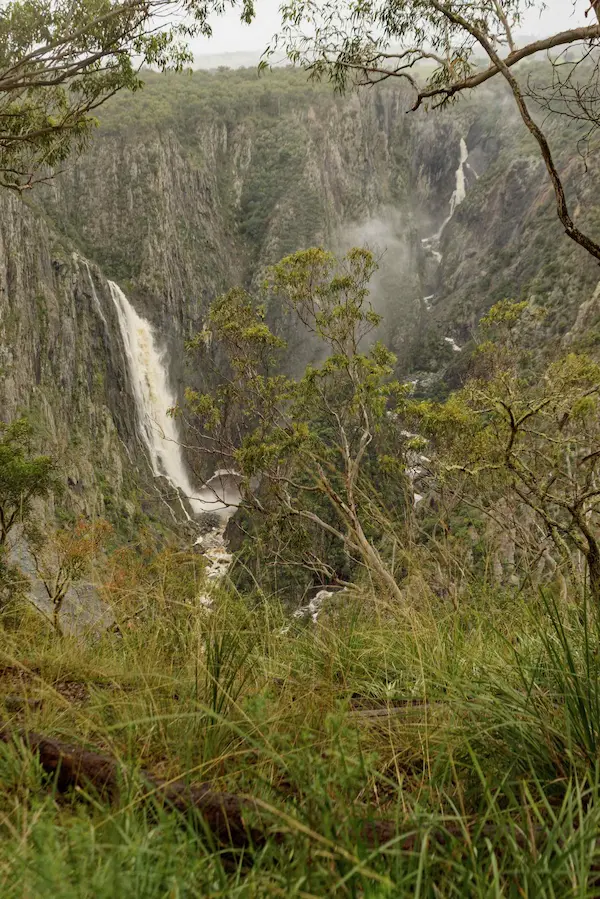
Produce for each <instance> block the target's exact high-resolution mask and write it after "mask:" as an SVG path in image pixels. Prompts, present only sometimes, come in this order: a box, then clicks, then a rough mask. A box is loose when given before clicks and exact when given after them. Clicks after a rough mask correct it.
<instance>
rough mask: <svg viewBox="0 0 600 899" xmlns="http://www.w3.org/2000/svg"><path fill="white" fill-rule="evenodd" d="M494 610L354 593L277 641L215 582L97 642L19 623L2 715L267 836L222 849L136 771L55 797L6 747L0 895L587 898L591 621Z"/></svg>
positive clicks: (593, 685)
mask: <svg viewBox="0 0 600 899" xmlns="http://www.w3.org/2000/svg"><path fill="white" fill-rule="evenodd" d="M500 600H501V601H500ZM500 607H501V612H498V613H497V614H495V613H494V612H493V608H494V603H493V601H492V600H491V599H490V596H489V595H488V594H485V593H484V592H483V591H481V592H479V593H478V592H477V591H474V592H473V595H472V596H471V597H470V598H469V599H468V601H465V603H464V607H463V608H462V609H460V608H459V610H458V611H457V610H456V609H455V608H454V607H453V606H450V605H449V606H448V607H447V608H445V607H443V606H442V605H441V604H440V603H439V602H438V601H436V605H435V606H431V605H428V603H427V601H426V598H425V597H423V598H422V601H421V602H420V603H419V611H418V612H416V611H415V612H413V613H411V614H408V615H407V613H406V609H405V608H403V609H394V608H393V607H392V608H390V606H389V605H387V604H386V605H385V606H383V605H381V604H379V603H378V600H377V597H376V596H372V595H361V596H357V597H356V598H355V599H354V600H347V599H345V600H344V604H343V605H340V606H339V607H338V608H335V607H334V608H331V609H329V610H328V611H326V612H324V613H323V615H322V616H321V618H320V620H319V622H318V624H317V625H316V626H315V625H312V623H309V624H308V625H304V626H298V627H297V628H296V629H294V628H292V629H290V630H289V631H288V632H285V629H284V627H283V624H284V616H283V613H282V611H281V609H279V608H278V606H277V605H276V604H274V603H269V602H262V603H260V604H257V605H256V606H255V607H252V606H251V605H250V604H249V603H248V602H244V601H243V600H242V599H241V598H240V597H239V596H236V595H235V594H234V593H230V594H228V593H227V592H226V591H225V592H224V593H223V595H222V596H221V597H220V598H219V602H218V603H217V604H216V607H215V611H214V613H213V614H210V615H207V614H206V613H203V612H202V611H201V610H200V609H190V607H189V605H188V606H187V607H186V608H183V607H181V608H180V607H179V606H178V605H177V603H164V604H163V606H162V611H160V612H158V611H157V612H156V614H155V615H154V616H153V619H152V621H148V622H147V623H144V622H143V621H142V620H140V621H137V622H136V624H135V626H134V627H132V628H124V629H123V635H122V636H121V637H117V636H115V635H106V636H105V637H104V638H102V639H101V640H94V639H92V638H90V639H78V640H75V639H72V638H64V639H62V640H61V639H58V638H57V637H56V636H55V635H53V634H50V633H48V632H44V631H43V630H42V629H41V627H40V623H39V621H38V620H37V619H36V618H34V617H33V616H32V615H30V614H28V613H26V612H24V614H23V616H22V618H21V621H20V623H19V625H18V626H16V627H15V626H12V627H11V628H10V629H8V628H7V629H5V630H4V632H3V635H2V644H1V645H2V649H1V650H0V666H1V669H2V676H1V678H0V690H1V692H2V696H3V697H4V698H3V702H4V706H5V708H4V713H3V715H2V717H3V719H4V720H5V721H8V722H9V724H14V725H19V726H26V727H30V728H32V729H35V730H38V731H42V732H44V733H49V734H53V735H56V736H60V737H63V738H65V739H69V740H72V741H75V742H78V743H80V744H87V745H90V746H93V747H97V748H99V749H100V750H101V751H105V752H107V751H108V752H111V753H113V754H115V755H116V756H118V757H119V758H120V759H122V761H123V762H124V764H125V767H126V768H127V769H128V770H129V771H130V772H132V774H135V771H137V770H138V769H140V768H145V769H149V770H152V771H153V772H154V773H156V774H159V775H162V776H164V777H172V778H180V777H183V778H188V779H189V781H190V782H199V781H207V782H209V783H210V784H211V785H212V786H213V787H214V788H215V789H222V790H226V791H229V792H236V793H238V794H241V795H245V796H252V797H254V798H255V799H256V800H257V802H258V804H259V807H260V813H258V812H257V813H256V817H257V822H258V823H259V824H260V826H261V827H262V828H263V830H264V832H265V833H266V834H267V839H266V842H265V844H264V845H263V846H260V847H259V848H255V849H252V850H250V849H245V850H243V851H242V850H239V849H238V850H235V849H233V848H231V847H227V846H221V845H215V841H214V839H213V838H212V837H211V835H210V833H208V832H207V831H206V829H205V828H203V827H202V826H201V824H199V822H198V820H197V819H195V818H194V817H193V816H185V815H181V814H173V813H168V812H167V811H165V810H164V809H161V808H160V807H158V806H156V807H149V806H148V804H147V803H146V804H142V803H141V800H140V797H139V794H138V792H136V790H135V776H133V777H132V779H131V787H130V789H129V791H125V792H124V794H123V796H122V797H121V799H120V800H119V802H117V803H116V804H114V805H112V806H111V805H108V804H106V803H105V802H103V801H102V800H100V799H99V798H98V797H97V796H94V795H88V794H87V791H83V792H81V791H80V792H74V793H73V794H71V795H59V794H58V793H57V792H56V790H55V789H54V786H53V783H52V781H51V780H49V779H48V777H47V776H46V775H45V774H44V773H43V772H42V771H41V769H40V767H39V765H38V764H37V762H36V761H35V759H33V758H32V757H31V755H30V754H29V753H28V752H27V751H26V750H25V749H24V748H23V747H22V746H21V745H19V743H18V742H16V743H15V744H14V745H10V746H0V832H1V837H2V838H1V841H0V889H1V895H2V896H3V897H9V899H12V897H25V896H27V897H38V896H39V897H50V896H52V899H63V897H69V899H70V897H83V896H85V897H88V896H89V897H100V899H104V897H106V899H108V897H111V899H112V897H114V896H127V897H138V896H139V897H154V896H156V897H184V896H190V897H191V896H204V895H210V896H224V897H225V896H232V897H238V896H239V897H264V896H285V897H287V896H290V897H310V896H314V897H322V896H328V895H336V896H338V895H339V896H349V897H388V896H389V897H394V899H395V897H404V896H406V897H409V896H411V897H412V896H419V897H465V896H474V897H495V896H498V897H500V896H515V897H520V896H527V897H536V899H537V897H556V899H559V897H560V899H562V897H565V896H574V897H575V896H577V897H579V896H581V897H592V896H600V867H599V865H600V857H599V853H598V848H597V833H598V827H599V825H600V820H599V815H600V774H599V771H598V764H597V745H598V726H599V722H600V717H599V715H598V708H599V704H598V621H597V618H596V617H595V616H594V615H593V614H592V613H591V610H590V609H585V610H582V611H580V612H579V613H575V612H574V611H573V610H571V609H563V608H562V607H560V606H559V605H558V604H557V603H553V602H551V601H549V600H547V599H545V598H543V597H535V596H534V597H528V599H527V601H525V600H524V598H523V597H520V598H516V599H514V598H510V597H503V598H500V597H499V598H498V602H497V603H496V608H497V609H499V608H500ZM157 616H162V618H161V620H160V621H158V620H157ZM166 634H170V638H169V639H166V638H165V635H166ZM24 700H36V702H24ZM37 700H41V703H38V702H37ZM19 703H20V704H19ZM386 710H387V713H386ZM374 713H375V714H374ZM382 821H385V822H386V825H385V827H386V830H385V834H384V835H383V836H382V838H381V841H380V842H379V844H375V843H373V841H372V839H370V838H369V833H371V832H372V829H373V827H374V826H375V825H376V824H377V822H382Z"/></svg>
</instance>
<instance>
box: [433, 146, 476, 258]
mask: <svg viewBox="0 0 600 899" xmlns="http://www.w3.org/2000/svg"><path fill="white" fill-rule="evenodd" d="M468 158H469V148H468V147H467V142H466V140H465V139H464V137H461V139H460V157H459V160H458V168H457V169H456V174H455V181H456V184H455V187H454V191H453V192H452V196H451V197H450V211H449V213H448V215H447V216H446V218H445V219H444V221H443V222H442V224H441V226H440V228H439V229H438V231H436V233H435V234H432V235H431V237H424V238H422V240H421V244H422V246H423V248H424V249H425V250H427V251H428V252H429V253H431V255H432V256H433V257H434V259H435V261H436V262H437V263H438V265H439V264H440V263H441V261H442V254H441V253H440V251H439V249H438V247H439V244H440V240H441V239H442V234H443V233H444V231H445V229H446V225H447V224H448V222H449V221H450V219H451V218H452V216H453V215H454V213H455V212H456V207H457V206H460V204H461V203H462V201H463V200H464V198H465V197H466V195H467V182H466V179H465V165H467V159H468ZM469 168H471V167H470V166H469ZM476 177H478V176H476Z"/></svg>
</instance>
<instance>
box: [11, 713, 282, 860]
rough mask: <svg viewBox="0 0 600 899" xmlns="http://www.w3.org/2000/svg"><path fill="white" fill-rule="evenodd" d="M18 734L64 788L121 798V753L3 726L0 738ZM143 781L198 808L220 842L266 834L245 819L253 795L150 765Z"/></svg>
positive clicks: (149, 792) (243, 842)
mask: <svg viewBox="0 0 600 899" xmlns="http://www.w3.org/2000/svg"><path fill="white" fill-rule="evenodd" d="M15 738H16V739H20V740H22V741H23V743H24V744H25V746H27V748H28V749H29V750H30V751H31V752H32V753H34V754H35V755H36V756H37V757H38V760H39V763H40V765H41V766H42V768H43V769H44V771H45V772H46V773H47V774H50V775H52V776H53V777H54V778H55V783H56V787H57V789H58V790H59V791H60V792H65V791H66V790H69V789H73V788H80V789H90V787H91V788H92V789H93V790H95V791H96V792H97V793H98V794H99V795H100V796H101V797H102V798H104V799H106V800H109V801H110V802H111V803H115V802H117V801H118V798H119V795H120V791H121V787H122V785H123V781H124V776H125V770H124V769H123V766H122V765H121V764H120V763H119V762H118V761H117V760H116V759H114V758H111V757H110V756H106V755H101V754H100V753H97V752H90V751H89V750H87V749H82V748H81V747H80V746H74V745H71V744H69V743H64V742H62V740H56V739H54V738H52V737H46V736H43V735H42V734H38V733H35V732H34V731H25V730H21V729H13V728H8V727H0V741H2V742H4V743H12V742H14V741H15ZM140 781H141V783H142V785H143V791H144V797H145V798H146V799H148V798H153V799H154V800H155V801H156V802H159V803H160V804H162V805H163V806H164V807H165V808H168V809H174V810H176V811H179V812H189V811H193V810H194V811H197V812H199V813H200V815H201V817H202V820H203V822H204V824H205V826H206V828H207V830H208V831H209V832H210V833H212V835H213V836H214V837H215V838H216V839H217V840H219V841H220V842H221V843H225V844H227V845H229V846H234V847H236V848H241V847H244V846H249V845H252V844H253V845H255V846H256V845H261V844H263V843H264V841H265V838H266V837H265V834H264V833H262V832H261V831H258V830H256V829H253V828H250V827H248V826H247V824H246V821H245V819H244V812H246V813H247V812H248V811H249V810H250V809H251V808H254V804H253V803H252V801H251V800H249V799H245V798H242V797H239V796H236V795H235V794H233V793H222V792H219V791H218V790H213V789H212V788H211V787H210V785H209V784H206V783H200V784H191V785H190V784H187V783H186V782H185V781H182V780H176V781H165V780H163V779H162V778H158V777H155V776H154V775H153V774H151V773H149V772H148V771H141V772H140Z"/></svg>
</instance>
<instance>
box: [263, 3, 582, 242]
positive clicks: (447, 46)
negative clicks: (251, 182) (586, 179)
mask: <svg viewBox="0 0 600 899" xmlns="http://www.w3.org/2000/svg"><path fill="white" fill-rule="evenodd" d="M545 5H546V4H545V3H544V2H543V0H366V2H365V0H285V2H284V4H283V6H282V16H283V22H282V28H281V31H280V32H279V34H278V36H277V37H276V38H275V40H274V43H273V44H272V45H271V47H270V48H269V50H268V51H267V55H266V58H265V64H266V60H268V58H269V57H270V56H271V55H272V54H273V53H275V52H276V51H277V50H278V49H281V48H282V47H283V48H284V49H285V51H286V53H287V55H288V57H289V58H290V59H291V60H292V61H293V62H295V63H300V64H302V65H303V66H305V67H306V68H307V69H309V70H310V71H311V72H312V73H313V75H315V76H317V77H323V76H325V77H329V78H331V79H332V81H333V82H334V83H335V84H336V86H337V87H339V88H341V89H344V88H346V87H347V86H348V85H349V83H351V82H356V81H358V82H359V83H363V84H380V83H381V82H383V81H386V80H388V79H403V80H404V81H405V82H406V83H407V84H408V85H409V86H410V88H411V89H412V91H413V101H412V109H413V110H416V109H418V108H419V107H422V106H427V107H430V108H431V107H433V108H437V107H441V106H445V105H447V104H448V103H450V102H451V101H453V100H456V99H457V98H458V97H459V96H460V95H461V94H464V93H467V92H469V91H471V90H473V89H476V88H478V87H480V86H481V85H483V84H486V83H487V82H489V81H490V80H492V79H494V78H499V79H503V80H504V82H505V83H506V85H507V86H508V88H509V89H510V92H511V93H512V96H513V98H514V102H515V104H516V107H517V109H518V112H519V115H520V116H521V119H522V120H523V122H524V124H525V126H526V127H527V129H528V130H529V131H530V133H531V134H532V135H533V138H534V139H535V141H536V142H537V145H538V148H539V151H540V153H541V156H542V158H543V161H544V165H545V167H546V170H547V173H548V177H549V179H550V181H551V184H552V188H553V191H554V195H555V199H556V209H557V213H558V217H559V219H560V221H561V222H562V225H563V227H564V229H565V232H566V233H567V235H568V236H569V237H570V238H571V239H572V240H574V241H575V242H576V243H578V244H580V245H581V246H582V247H583V248H584V249H585V250H587V252H588V253H590V254H591V255H592V256H594V257H596V258H597V259H600V243H599V237H598V236H597V235H591V234H588V233H585V232H584V231H582V230H581V229H580V227H578V225H577V224H576V222H575V220H574V216H573V214H572V212H571V209H570V206H569V203H568V200H567V197H566V194H565V188H564V184H563V178H562V177H561V174H560V173H559V170H558V167H557V165H556V162H555V158H554V155H553V151H552V148H551V146H550V141H549V137H548V130H547V129H545V128H544V125H543V124H540V121H539V118H540V117H539V116H537V115H535V111H536V109H539V107H540V105H541V106H542V108H546V109H548V110H551V111H552V112H555V113H559V114H563V115H566V116H567V117H568V118H569V119H571V120H572V119H576V120H578V121H579V122H582V123H584V126H585V127H586V128H587V130H586V132H585V135H584V137H585V142H586V145H588V146H589V144H590V142H593V140H594V138H595V137H597V136H598V135H597V131H598V127H599V125H600V54H599V52H598V42H599V40H600V0H572V2H571V0H565V7H567V8H568V7H571V6H572V8H573V12H574V13H583V14H585V23H584V24H581V25H578V26H576V27H573V28H568V29H565V30H563V31H560V32H557V33H554V34H550V35H548V36H546V37H544V38H540V39H539V40H535V41H532V42H530V43H527V44H525V45H523V46H521V45H519V43H518V40H517V37H516V35H517V33H518V29H519V27H520V26H521V25H522V22H523V18H524V15H525V14H526V13H531V12H532V11H539V12H540V13H541V12H542V11H543V9H544V8H545ZM581 19H582V20H583V19H584V15H582V16H581ZM540 53H546V54H547V55H548V57H549V59H550V62H551V63H552V73H553V74H552V78H551V83H550V84H548V85H547V86H546V87H545V88H544V87H541V88H540V87H539V86H538V87H535V86H534V87H533V89H531V84H530V80H529V78H528V77H527V75H526V76H525V77H523V76H522V75H521V74H520V72H521V71H522V68H521V69H520V68H519V64H520V63H523V62H524V61H526V60H530V61H531V60H533V58H534V57H536V56H538V54H540ZM482 58H483V60H485V62H482ZM420 63H426V64H427V65H426V66H421V65H419V64H420ZM528 74H529V73H528ZM578 137H579V138H580V139H581V135H578Z"/></svg>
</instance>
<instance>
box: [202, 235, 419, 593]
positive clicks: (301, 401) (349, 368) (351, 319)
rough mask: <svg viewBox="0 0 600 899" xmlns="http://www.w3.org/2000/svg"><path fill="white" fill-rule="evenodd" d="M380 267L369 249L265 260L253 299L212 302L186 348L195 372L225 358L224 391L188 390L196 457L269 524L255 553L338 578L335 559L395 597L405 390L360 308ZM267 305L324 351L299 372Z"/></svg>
mask: <svg viewBox="0 0 600 899" xmlns="http://www.w3.org/2000/svg"><path fill="white" fill-rule="evenodd" d="M375 268H376V262H375V259H374V257H373V255H372V254H371V253H370V252H369V251H368V250H364V249H357V248H355V249H353V250H350V251H349V252H348V253H347V254H346V256H345V257H343V258H341V259H336V258H335V257H334V256H333V255H332V254H330V253H327V252H325V251H324V250H322V249H319V248H313V249H310V250H305V251H302V252H299V253H296V254H294V255H292V256H289V257H286V258H285V259H283V260H282V261H281V262H280V263H278V264H277V265H276V266H274V267H273V268H272V269H271V270H270V271H269V274H268V277H267V281H266V283H265V286H264V292H263V295H262V296H258V297H257V296H252V295H250V294H249V293H247V292H246V291H245V290H242V289H241V288H236V289H234V290H231V291H230V292H229V293H228V294H225V295H224V296H222V297H219V298H217V299H216V300H215V301H214V303H213V304H212V306H211V309H210V313H209V318H208V323H207V328H206V330H205V331H204V332H202V333H201V334H200V335H198V337H197V338H196V339H195V340H194V341H192V344H191V349H192V350H194V351H196V352H198V353H200V354H201V364H202V366H203V368H206V366H207V365H209V364H210V361H211V359H219V360H220V362H221V365H220V371H219V382H220V386H219V387H218V389H217V391H216V393H215V394H203V395H201V394H198V393H197V392H194V391H188V393H187V410H188V413H191V415H192V416H193V420H194V421H195V425H196V429H197V433H198V435H199V441H200V443H201V445H202V448H203V450H205V451H207V452H209V453H212V454H214V455H216V456H217V458H218V460H219V464H220V465H221V466H223V467H226V468H229V469H232V468H235V469H236V470H237V472H238V473H239V475H240V476H241V477H242V479H243V491H242V492H243V495H244V497H245V506H246V508H248V509H249V510H250V513H251V514H252V515H253V516H254V518H255V519H257V520H260V521H262V522H265V523H266V527H267V530H268V540H267V544H266V545H264V547H263V552H262V556H263V558H266V559H268V560H270V564H273V565H274V566H276V567H278V568H279V569H280V570H282V569H284V568H286V567H288V568H289V567H291V566H296V569H298V568H302V569H304V571H307V570H310V571H311V572H312V573H313V574H314V575H315V576H316V577H317V579H319V578H320V579H321V580H322V579H326V580H327V582H331V581H334V580H337V582H338V583H342V582H343V580H342V579H341V578H340V577H339V573H340V570H339V568H338V569H336V566H335V565H334V564H332V558H333V557H334V555H335V556H336V557H337V556H338V555H339V553H340V552H341V553H342V554H343V555H344V556H345V557H346V559H347V561H348V563H349V566H350V567H351V568H352V569H353V570H355V569H356V568H359V569H361V570H362V572H363V574H364V575H365V576H366V577H369V578H370V579H371V580H372V581H373V582H374V584H375V585H376V587H377V588H378V589H379V590H380V591H381V593H383V594H386V595H388V596H392V597H395V598H396V599H402V593H401V590H400V588H399V586H398V583H397V580H396V574H395V567H396V565H397V563H398V554H397V553H395V552H394V550H393V549H391V550H390V546H391V545H395V528H396V527H397V526H401V525H402V521H403V515H404V514H405V512H406V506H407V504H406V503H405V497H406V496H407V494H408V493H409V490H410V486H409V483H408V479H407V476H406V471H405V469H406V465H405V462H404V461H403V449H404V448H405V445H406V442H407V441H406V436H405V435H404V434H403V432H402V431H401V428H400V424H399V420H398V417H397V415H396V414H395V412H394V410H396V409H398V408H399V406H401V405H402V403H403V402H404V399H405V397H406V394H407V391H408V388H407V387H405V386H402V385H400V384H398V383H397V382H395V381H394V380H393V378H392V374H393V367H394V362H395V359H394V357H393V355H392V354H391V353H390V352H389V351H388V350H387V349H386V348H385V347H384V346H382V345H381V344H380V343H375V342H373V341H372V338H371V341H370V345H369V341H368V337H369V335H372V333H373V331H374V329H375V328H376V327H377V326H378V324H379V323H380V321H381V318H380V316H379V315H377V314H376V313H375V311H374V310H373V308H372V307H371V304H370V301H369V281H370V279H371V277H372V275H373V273H374V271H375ZM265 303H266V305H265ZM270 303H276V304H277V305H278V306H279V305H281V304H284V305H285V306H286V307H287V308H288V309H289V310H290V314H292V315H295V316H297V317H298V319H299V320H300V322H302V324H303V326H304V328H306V329H307V331H308V332H309V333H311V334H312V335H313V338H314V342H315V347H316V348H318V349H317V352H318V353H319V354H320V355H321V357H323V356H324V357H325V359H324V361H323V362H322V363H321V364H319V365H310V366H308V368H307V369H306V371H305V372H304V374H303V375H302V376H301V377H300V378H288V377H286V376H285V375H283V374H280V373H279V372H280V369H281V357H282V354H284V353H285V351H286V345H285V342H284V341H283V340H282V339H281V338H280V337H279V336H277V335H276V334H274V333H273V332H272V331H271V329H270V328H269V326H268V324H267V321H266V306H268V305H269V304H270ZM324 538H325V539H324Z"/></svg>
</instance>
